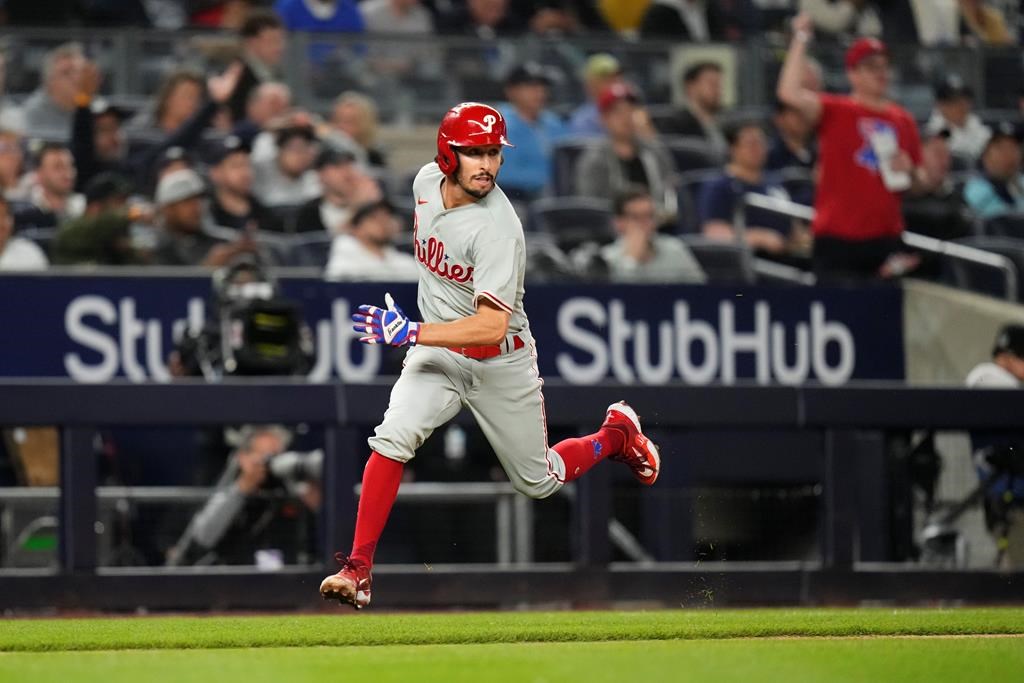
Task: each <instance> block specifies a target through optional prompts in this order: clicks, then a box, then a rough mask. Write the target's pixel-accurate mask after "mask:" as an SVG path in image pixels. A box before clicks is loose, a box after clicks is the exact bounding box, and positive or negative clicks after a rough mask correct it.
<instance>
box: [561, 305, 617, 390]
mask: <svg viewBox="0 0 1024 683" xmlns="http://www.w3.org/2000/svg"><path fill="white" fill-rule="evenodd" d="M578 320H588V321H590V322H591V323H593V324H594V325H596V326H597V327H598V328H600V327H603V326H604V325H605V324H606V323H607V321H608V315H607V313H605V310H604V306H603V305H601V302H600V301H595V300H594V299H587V298H583V297H573V298H571V299H566V301H565V303H563V304H562V307H561V308H559V309H558V336H559V337H561V339H562V340H563V341H565V343H567V344H568V345H569V346H572V347H573V348H576V349H579V350H580V351H584V352H586V353H589V354H590V357H591V359H592V360H591V361H590V362H589V363H582V364H580V363H577V362H576V361H575V360H573V359H572V357H571V356H570V355H569V354H567V353H560V354H558V355H557V356H555V367H557V368H558V374H559V375H561V376H562V377H564V378H566V379H568V380H569V381H570V382H572V383H574V384H595V383H597V382H600V381H601V380H603V379H604V378H605V377H607V376H608V346H607V345H606V344H605V342H604V340H603V339H601V337H600V335H598V334H595V333H593V332H589V331H587V330H585V329H581V328H580V327H577V321H578Z"/></svg>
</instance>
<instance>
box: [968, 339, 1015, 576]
mask: <svg viewBox="0 0 1024 683" xmlns="http://www.w3.org/2000/svg"><path fill="white" fill-rule="evenodd" d="M1022 382H1024V325H1012V324H1011V325H1004V326H1003V327H1002V329H1000V330H999V333H998V335H997V336H996V342H995V345H994V346H993V349H992V360H991V361H987V362H984V363H980V364H978V365H977V366H976V367H975V368H974V369H973V370H971V372H970V373H969V374H968V375H967V386H969V387H974V388H979V389H1020V388H1021V383H1022ZM1022 445H1024V438H1022V435H1021V434H1019V433H1005V432H971V448H972V450H973V451H974V464H975V468H976V470H977V472H978V477H979V479H980V480H981V486H982V487H983V488H984V499H983V500H984V505H985V523H986V526H987V527H988V529H989V531H990V532H991V533H992V535H993V536H994V537H995V539H996V546H997V548H998V551H999V555H998V558H997V564H998V565H999V566H1000V568H1004V569H1021V568H1024V452H1022V450H1021V448H1022Z"/></svg>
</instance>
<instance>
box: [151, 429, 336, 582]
mask: <svg viewBox="0 0 1024 683" xmlns="http://www.w3.org/2000/svg"><path fill="white" fill-rule="evenodd" d="M290 442H291V433H290V432H289V431H288V430H287V429H285V428H283V427H280V426H276V425H272V426H246V427H243V428H242V429H240V430H239V431H238V446H237V448H236V449H235V450H234V452H233V453H232V454H231V457H230V458H229V460H228V464H227V467H226V468H225V469H224V472H223V474H222V475H221V478H220V481H219V482H218V483H217V486H216V490H215V491H214V493H213V495H212V496H210V498H209V499H208V500H207V501H206V503H205V504H204V505H203V507H202V508H201V509H200V510H199V512H197V513H196V515H195V516H194V517H193V518H192V520H191V522H190V523H189V525H188V527H187V528H186V530H185V533H184V534H183V535H182V537H181V539H180V540H179V541H178V543H177V544H175V546H174V548H172V549H171V552H170V553H169V556H168V564H169V565H192V564H195V565H209V564H255V565H256V566H258V567H260V568H262V569H268V570H273V569H278V568H280V567H281V566H282V565H284V564H286V563H288V564H294V563H306V562H308V561H310V560H311V558H312V557H313V556H314V555H313V553H314V551H315V543H314V538H315V535H316V534H315V533H314V530H315V517H314V515H315V513H316V512H317V510H318V509H319V507H320V501H321V488H320V481H319V480H320V473H321V471H322V463H323V451H320V450H316V451H311V452H308V453H297V452H286V451H285V449H287V448H288V445H289V443H290Z"/></svg>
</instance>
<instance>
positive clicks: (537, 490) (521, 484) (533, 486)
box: [512, 478, 562, 500]
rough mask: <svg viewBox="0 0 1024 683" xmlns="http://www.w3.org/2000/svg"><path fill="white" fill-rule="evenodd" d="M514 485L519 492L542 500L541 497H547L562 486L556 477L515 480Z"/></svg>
mask: <svg viewBox="0 0 1024 683" xmlns="http://www.w3.org/2000/svg"><path fill="white" fill-rule="evenodd" d="M512 487H513V488H514V489H515V490H516V491H517V492H518V493H521V494H523V495H524V496H527V497H529V498H533V499H534V500H540V499H541V498H547V497H548V496H550V495H551V494H553V493H554V492H555V491H557V490H558V489H560V488H562V484H561V483H560V482H558V481H557V480H556V479H553V478H550V479H544V480H542V481H538V482H530V481H522V480H520V481H514V482H512Z"/></svg>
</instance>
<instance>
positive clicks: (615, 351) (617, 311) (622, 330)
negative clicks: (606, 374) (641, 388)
mask: <svg viewBox="0 0 1024 683" xmlns="http://www.w3.org/2000/svg"><path fill="white" fill-rule="evenodd" d="M608 311H609V313H610V314H611V315H609V318H610V320H609V321H608V340H609V342H611V346H612V374H613V375H615V379H617V380H619V381H620V382H622V383H623V384H632V383H633V382H635V381H636V377H634V375H633V368H631V367H630V365H629V361H628V360H626V344H627V343H629V338H630V337H632V336H633V326H632V325H630V324H629V321H628V320H626V306H625V305H624V304H623V303H622V302H621V301H619V300H617V299H612V300H611V301H610V302H608Z"/></svg>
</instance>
